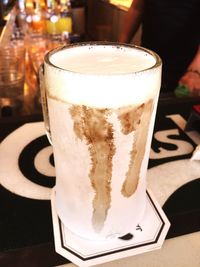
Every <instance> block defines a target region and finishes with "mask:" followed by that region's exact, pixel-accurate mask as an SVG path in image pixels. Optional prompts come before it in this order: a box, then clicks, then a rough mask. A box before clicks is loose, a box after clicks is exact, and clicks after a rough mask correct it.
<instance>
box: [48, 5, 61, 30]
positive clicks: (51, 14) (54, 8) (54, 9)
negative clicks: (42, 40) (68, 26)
mask: <svg viewBox="0 0 200 267" xmlns="http://www.w3.org/2000/svg"><path fill="white" fill-rule="evenodd" d="M46 8H47V14H46V32H47V34H49V35H53V34H58V29H57V28H58V27H57V24H58V20H59V12H58V5H57V2H56V1H55V0H47V2H46Z"/></svg>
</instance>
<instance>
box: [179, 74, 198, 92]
mask: <svg viewBox="0 0 200 267" xmlns="http://www.w3.org/2000/svg"><path fill="white" fill-rule="evenodd" d="M179 84H180V85H183V86H185V87H186V88H188V90H189V92H190V95H193V96H197V95H200V72H198V71H196V70H188V71H187V72H186V73H185V74H184V75H183V76H182V77H181V79H180V80H179Z"/></svg>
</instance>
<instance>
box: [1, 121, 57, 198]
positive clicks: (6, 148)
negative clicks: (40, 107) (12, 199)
mask: <svg viewBox="0 0 200 267" xmlns="http://www.w3.org/2000/svg"><path fill="white" fill-rule="evenodd" d="M44 135H45V130H44V123H43V122H34V123H27V124H24V125H23V126H21V127H19V128H17V129H16V130H15V131H13V132H12V133H11V134H10V135H8V136H7V137H6V138H5V139H4V140H3V141H2V143H1V144H0V183H1V184H2V186H3V187H5V188H6V189H7V190H9V191H11V192H12V193H14V194H17V195H20V196H23V197H27V198H32V199H40V200H49V199H50V197H51V190H52V189H51V188H50V187H48V185H46V186H43V185H42V184H43V183H44V184H45V183H46V181H45V179H46V178H45V177H46V176H50V178H49V177H47V178H48V179H50V180H51V178H52V182H51V184H52V185H53V183H54V180H53V179H55V170H54V167H53V166H52V164H51V163H50V161H49V158H50V156H51V155H52V147H51V146H50V144H49V145H48V143H47V146H46V147H43V148H41V150H40V151H36V152H35V153H36V155H33V157H34V159H33V161H31V162H28V161H29V159H28V158H27V156H26V154H25V153H24V155H23V151H24V150H25V149H26V148H27V147H28V146H29V144H30V143H31V142H33V141H34V140H37V138H40V137H42V136H44ZM44 138H46V137H44ZM30 149H31V147H30ZM30 149H29V150H30ZM21 156H23V157H24V158H25V159H26V160H27V162H28V165H27V163H26V161H25V169H27V171H29V172H30V173H31V174H32V169H33V170H34V171H35V172H36V173H38V174H40V175H41V177H42V178H44V181H41V183H39V184H37V182H34V178H35V177H34V174H33V175H32V176H33V179H32V180H30V179H28V178H27V176H25V175H24V173H23V172H22V170H21V169H20V157H21ZM29 165H30V166H29ZM51 187H52V186H51Z"/></svg>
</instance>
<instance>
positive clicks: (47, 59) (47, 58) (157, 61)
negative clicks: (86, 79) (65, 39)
mask: <svg viewBox="0 0 200 267" xmlns="http://www.w3.org/2000/svg"><path fill="white" fill-rule="evenodd" d="M100 45H102V46H114V47H117V46H119V47H124V48H135V49H137V50H140V51H143V52H146V53H147V54H149V55H151V56H152V57H153V58H154V59H155V63H154V64H153V65H152V66H150V67H148V68H145V69H141V70H138V71H130V72H127V73H103V74H102V73H101V74H97V73H94V74H93V73H84V72H78V71H73V70H70V69H65V68H61V67H59V66H57V65H55V64H53V63H52V62H51V61H50V57H51V56H52V55H54V54H55V53H57V52H59V51H62V50H66V49H71V48H73V47H81V46H83V47H86V46H100ZM44 63H46V64H47V65H49V66H50V67H53V68H55V69H58V70H60V71H63V72H66V73H71V74H79V75H87V76H121V75H130V74H136V73H142V72H146V71H149V70H152V69H156V68H158V67H159V66H162V60H161V58H160V56H159V55H158V54H157V53H156V52H154V51H152V50H150V49H148V48H145V47H142V46H139V45H134V44H127V43H119V42H109V41H91V42H79V43H72V44H66V45H64V46H59V47H57V48H54V49H52V50H50V51H49V52H47V53H46V55H45V56H44Z"/></svg>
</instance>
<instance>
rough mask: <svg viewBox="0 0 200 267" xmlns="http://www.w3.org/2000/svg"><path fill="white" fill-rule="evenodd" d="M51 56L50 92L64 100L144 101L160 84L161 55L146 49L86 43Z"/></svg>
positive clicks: (112, 104) (48, 66) (48, 63)
mask: <svg viewBox="0 0 200 267" xmlns="http://www.w3.org/2000/svg"><path fill="white" fill-rule="evenodd" d="M47 57H48V60H47V58H46V64H45V69H46V70H45V76H46V85H47V90H48V95H49V96H50V97H52V98H56V99H58V100H61V101H64V102H68V103H72V104H83V105H88V106H92V107H99V108H105V107H106V108H117V107H122V106H127V105H132V104H138V103H141V102H144V101H146V100H147V99H149V98H152V97H153V96H154V95H155V91H156V92H157V91H158V90H159V87H160V71H161V66H160V65H161V64H157V63H158V62H157V61H159V58H157V57H156V56H155V55H153V54H152V53H151V52H149V51H148V50H145V49H141V48H137V47H133V46H128V45H113V44H110V45H108V44H106V45H104V44H98V45H97V44H93V45H90V44H84V45H75V46H74V45H73V46H68V47H65V48H63V49H60V50H55V51H53V52H51V53H50V54H48V56H47Z"/></svg>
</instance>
